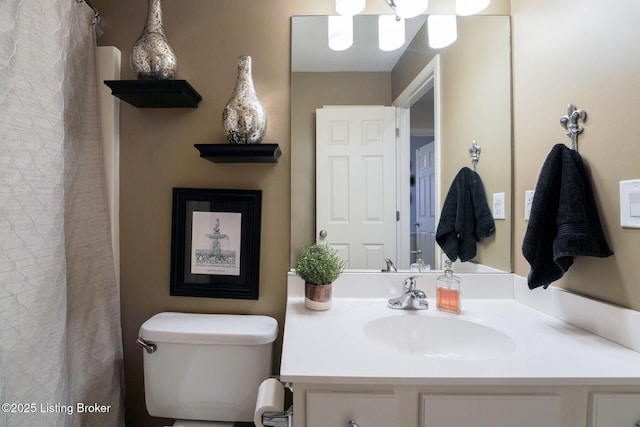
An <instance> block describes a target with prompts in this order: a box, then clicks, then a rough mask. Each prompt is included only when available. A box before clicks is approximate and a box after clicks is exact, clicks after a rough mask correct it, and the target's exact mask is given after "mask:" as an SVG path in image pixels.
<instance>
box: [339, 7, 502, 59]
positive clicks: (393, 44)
mask: <svg viewBox="0 0 640 427" xmlns="http://www.w3.org/2000/svg"><path fill="white" fill-rule="evenodd" d="M385 1H386V2H387V4H388V5H389V6H391V8H393V9H394V10H395V12H396V14H395V15H380V16H379V17H378V46H379V47H380V50H384V51H391V50H395V49H398V48H400V47H401V46H402V45H404V43H405V34H404V33H405V29H404V26H405V21H404V20H405V19H409V18H413V17H415V16H418V15H420V14H422V13H424V11H425V10H426V9H427V7H428V6H429V0H385ZM335 2H336V12H337V13H338V15H337V16H330V17H329V34H328V36H329V47H330V48H331V49H332V50H336V51H341V50H346V49H348V48H349V47H351V45H352V44H353V16H354V15H357V14H358V13H360V12H362V11H363V10H364V8H365V5H366V0H335ZM490 2H491V0H455V4H456V14H457V15H461V16H468V15H473V14H475V13H478V12H481V11H482V10H484V9H485V8H486V7H487V6H489V3H490ZM427 33H428V37H429V47H431V48H432V49H441V48H443V47H447V46H449V45H450V44H451V43H453V42H454V41H456V39H457V38H458V28H457V23H456V15H429V17H428V19H427Z"/></svg>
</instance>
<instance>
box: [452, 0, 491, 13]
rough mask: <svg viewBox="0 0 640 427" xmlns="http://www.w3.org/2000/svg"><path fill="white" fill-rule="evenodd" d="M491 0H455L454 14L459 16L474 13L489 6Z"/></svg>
mask: <svg viewBox="0 0 640 427" xmlns="http://www.w3.org/2000/svg"><path fill="white" fill-rule="evenodd" d="M489 3H491V0H456V14H458V15H460V16H469V15H474V14H476V13H478V12H482V11H483V10H484V9H486V8H487V6H489Z"/></svg>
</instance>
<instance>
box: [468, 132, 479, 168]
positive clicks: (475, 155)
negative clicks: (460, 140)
mask: <svg viewBox="0 0 640 427" xmlns="http://www.w3.org/2000/svg"><path fill="white" fill-rule="evenodd" d="M481 151H482V150H481V149H480V146H479V145H478V143H477V142H476V140H475V139H474V140H473V142H472V143H471V148H469V155H470V156H471V163H473V171H474V172H477V171H478V160H480V152H481Z"/></svg>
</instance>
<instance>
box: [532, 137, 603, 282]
mask: <svg viewBox="0 0 640 427" xmlns="http://www.w3.org/2000/svg"><path fill="white" fill-rule="evenodd" d="M522 253H523V255H524V257H525V258H526V260H527V261H528V262H529V264H530V265H531V271H530V272H529V277H528V283H529V288H530V289H534V288H537V287H539V286H544V287H545V288H547V287H548V286H549V284H550V283H551V282H553V281H555V280H558V279H559V278H561V277H562V276H563V275H564V273H566V272H567V270H568V269H569V267H571V265H572V264H573V258H574V257H575V256H592V257H600V258H602V257H608V256H610V255H613V252H611V249H609V246H608V245H607V241H606V239H605V237H604V233H603V232H602V226H601V224H600V217H599V216H598V209H597V207H596V203H595V198H594V196H593V191H592V189H591V182H590V180H589V176H588V175H587V172H586V169H585V166H584V163H583V161H582V157H581V156H580V153H578V152H577V151H575V150H572V149H570V148H569V147H567V146H566V145H564V144H557V145H555V146H554V147H553V149H552V150H551V152H550V153H549V155H548V156H547V159H546V160H545V162H544V165H543V166H542V170H541V171H540V176H539V177H538V183H537V184H536V190H535V194H534V196H533V203H532V205H531V215H530V216H529V224H528V225H527V231H526V233H525V236H524V241H523V242H522Z"/></svg>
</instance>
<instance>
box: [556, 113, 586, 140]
mask: <svg viewBox="0 0 640 427" xmlns="http://www.w3.org/2000/svg"><path fill="white" fill-rule="evenodd" d="M586 120H587V112H586V111H584V110H582V109H576V107H574V106H573V104H571V103H570V104H569V106H568V107H567V115H566V116H562V117H560V125H562V127H563V128H565V130H566V132H565V134H566V135H567V136H568V137H569V138H571V148H573V149H574V150H576V151H578V135H580V134H581V133H582V131H583V130H584V128H583V127H581V126H580V123H579V122H578V121H581V122H583V123H584V122H585V121H586Z"/></svg>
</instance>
